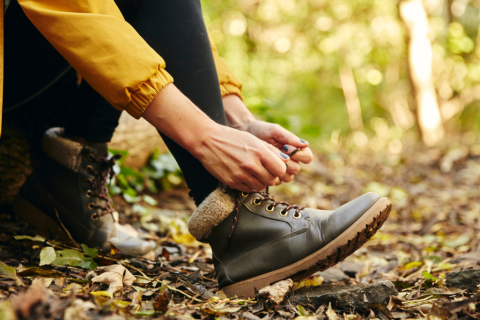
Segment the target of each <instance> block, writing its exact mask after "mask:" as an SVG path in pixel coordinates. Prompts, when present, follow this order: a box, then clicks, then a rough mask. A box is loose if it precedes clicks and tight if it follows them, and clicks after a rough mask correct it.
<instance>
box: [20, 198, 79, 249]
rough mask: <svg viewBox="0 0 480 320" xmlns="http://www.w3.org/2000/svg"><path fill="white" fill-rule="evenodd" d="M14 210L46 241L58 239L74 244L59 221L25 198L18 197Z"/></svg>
mask: <svg viewBox="0 0 480 320" xmlns="http://www.w3.org/2000/svg"><path fill="white" fill-rule="evenodd" d="M12 208H13V211H14V212H15V213H16V214H18V215H19V216H20V217H21V218H22V219H23V220H25V221H26V222H28V223H29V224H30V225H31V226H32V227H33V228H34V230H35V231H36V232H37V234H39V235H41V236H43V237H44V238H45V239H57V240H60V241H63V242H67V243H71V242H72V240H71V238H70V237H69V235H68V234H67V232H65V230H64V229H63V228H62V226H61V225H60V224H59V222H58V221H57V219H53V218H52V217H50V216H49V215H48V214H46V213H44V212H43V211H42V210H40V209H38V208H37V207H36V206H34V205H33V204H32V203H30V201H28V200H27V199H25V198H24V197H22V196H20V195H17V196H16V197H15V200H14V201H13V203H12ZM52 236H53V237H52ZM55 236H56V237H55Z"/></svg>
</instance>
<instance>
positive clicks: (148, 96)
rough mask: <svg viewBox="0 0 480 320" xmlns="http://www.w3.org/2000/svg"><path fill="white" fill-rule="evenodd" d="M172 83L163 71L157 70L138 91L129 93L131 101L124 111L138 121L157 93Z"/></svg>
mask: <svg viewBox="0 0 480 320" xmlns="http://www.w3.org/2000/svg"><path fill="white" fill-rule="evenodd" d="M172 82H173V78H172V76H171V75H170V74H169V73H168V72H167V71H166V70H165V69H163V68H159V69H158V70H157V71H156V72H155V74H154V75H153V76H152V77H151V78H150V79H148V80H147V81H145V82H143V83H142V85H141V86H140V88H139V89H138V90H136V91H133V92H132V93H131V99H132V100H131V101H130V103H129V104H128V105H127V106H126V107H125V111H127V112H128V114H129V115H131V116H132V117H134V118H135V119H140V118H141V117H142V115H143V113H144V112H145V109H146V108H147V106H148V105H149V104H150V102H152V100H153V98H155V96H156V95H157V93H158V92H159V91H160V90H162V89H163V88H164V87H165V86H166V85H167V84H170V83H172Z"/></svg>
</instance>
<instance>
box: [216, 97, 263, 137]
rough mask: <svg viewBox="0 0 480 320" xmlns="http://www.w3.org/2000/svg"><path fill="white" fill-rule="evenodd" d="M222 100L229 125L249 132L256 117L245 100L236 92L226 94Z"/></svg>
mask: <svg viewBox="0 0 480 320" xmlns="http://www.w3.org/2000/svg"><path fill="white" fill-rule="evenodd" d="M222 100H223V107H224V110H225V118H226V119H227V125H228V126H229V127H231V128H235V129H237V130H241V131H247V132H248V131H249V127H250V124H251V123H252V122H253V121H255V120H256V119H255V117H254V116H253V114H252V113H251V112H250V111H249V110H248V109H247V107H246V106H245V104H244V103H243V101H242V100H241V99H240V98H239V97H238V96H237V95H234V94H231V95H227V96H224V97H223V98H222Z"/></svg>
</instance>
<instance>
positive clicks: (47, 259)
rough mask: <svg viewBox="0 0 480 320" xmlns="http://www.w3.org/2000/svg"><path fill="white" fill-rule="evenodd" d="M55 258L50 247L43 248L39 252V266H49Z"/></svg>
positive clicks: (53, 251)
mask: <svg viewBox="0 0 480 320" xmlns="http://www.w3.org/2000/svg"><path fill="white" fill-rule="evenodd" d="M56 258H57V255H56V254H55V249H53V248H52V247H45V248H43V249H42V251H40V266H44V265H46V264H51V263H52V262H53V261H55V259H56Z"/></svg>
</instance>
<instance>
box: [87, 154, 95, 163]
mask: <svg viewBox="0 0 480 320" xmlns="http://www.w3.org/2000/svg"><path fill="white" fill-rule="evenodd" d="M87 158H88V160H90V161H94V160H95V155H94V154H93V153H89V154H88V156H87Z"/></svg>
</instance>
